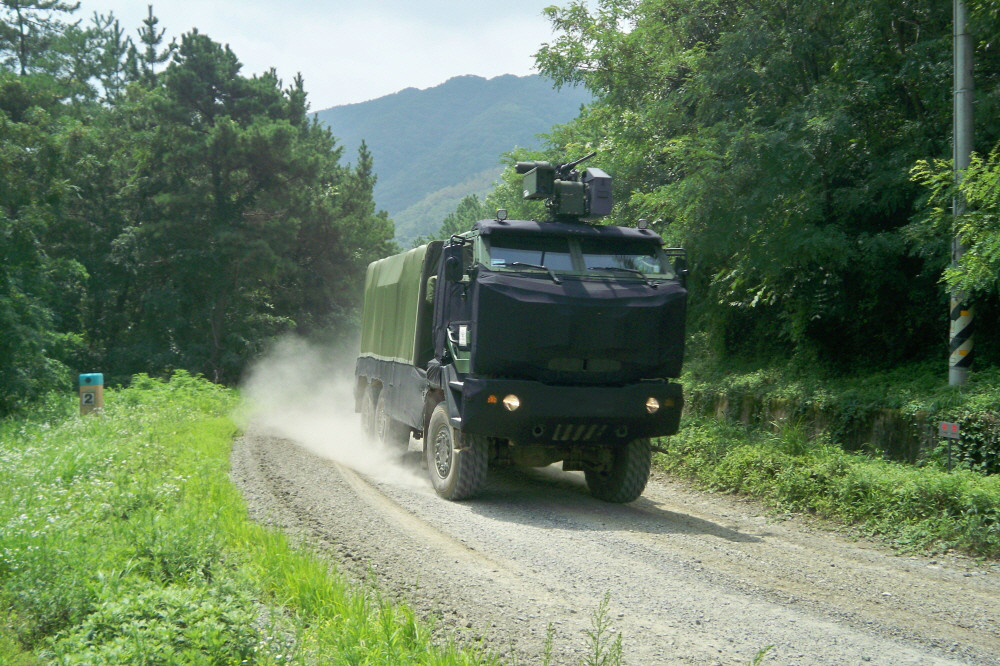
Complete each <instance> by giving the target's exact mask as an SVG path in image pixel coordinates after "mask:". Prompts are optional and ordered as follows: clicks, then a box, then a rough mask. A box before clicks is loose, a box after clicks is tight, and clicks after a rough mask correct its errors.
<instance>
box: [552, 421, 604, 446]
mask: <svg viewBox="0 0 1000 666" xmlns="http://www.w3.org/2000/svg"><path fill="white" fill-rule="evenodd" d="M607 430H608V426H607V425H600V424H598V423H590V424H586V423H584V424H582V425H581V424H574V423H559V424H557V425H556V427H555V429H554V430H553V431H552V441H553V442H593V441H598V440H600V439H601V438H602V437H604V434H605V433H606V432H607Z"/></svg>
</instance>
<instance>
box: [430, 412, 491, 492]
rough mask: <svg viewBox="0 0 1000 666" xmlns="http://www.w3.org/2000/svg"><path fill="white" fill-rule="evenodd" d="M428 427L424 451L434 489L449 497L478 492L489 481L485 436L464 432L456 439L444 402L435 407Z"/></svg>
mask: <svg viewBox="0 0 1000 666" xmlns="http://www.w3.org/2000/svg"><path fill="white" fill-rule="evenodd" d="M427 430H428V432H427V436H426V438H425V439H424V455H425V457H426V458H427V473H428V474H430V477H431V483H432V484H433V485H434V490H435V492H437V494H438V495H440V496H441V497H443V498H445V499H449V500H461V499H466V498H469V497H472V496H473V495H475V494H476V493H478V492H479V491H480V490H481V489H482V487H483V485H484V484H485V483H486V466H487V463H488V462H489V448H488V447H487V444H486V438H485V437H474V436H465V437H463V438H462V440H459V441H458V442H456V433H455V431H454V429H453V428H452V427H451V424H450V423H449V418H448V407H447V406H446V405H445V404H444V403H440V404H439V405H438V406H437V407H435V408H434V411H433V412H432V413H431V422H430V427H429V428H428V429H427ZM459 437H462V436H461V435H459ZM463 440H464V441H463Z"/></svg>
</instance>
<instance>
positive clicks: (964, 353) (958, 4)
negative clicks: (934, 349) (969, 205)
mask: <svg viewBox="0 0 1000 666" xmlns="http://www.w3.org/2000/svg"><path fill="white" fill-rule="evenodd" d="M954 29H955V42H954V56H955V60H954V66H955V91H954V134H953V140H952V145H953V150H954V154H953V159H954V166H955V182H956V183H960V182H961V180H962V171H963V170H964V169H966V168H967V167H968V166H969V159H970V156H971V154H972V138H973V126H972V40H971V39H970V37H969V31H968V15H967V13H966V9H965V2H964V0H954ZM953 206H954V207H953V210H954V213H955V219H956V221H957V220H958V218H960V217H961V216H962V214H963V213H964V212H965V201H964V200H963V199H962V197H961V196H956V197H955V200H954V202H953ZM964 252H965V247H964V246H963V245H962V242H961V241H960V240H959V239H958V238H957V237H956V238H954V239H953V240H952V246H951V265H952V266H957V265H958V260H959V259H961V257H962V253H964ZM972 315H973V312H972V307H971V306H970V305H969V304H968V303H966V302H965V294H964V293H962V292H953V293H952V295H951V326H950V329H949V340H950V345H949V349H950V355H949V357H948V383H949V384H950V385H952V386H961V385H962V384H965V382H966V380H967V379H968V375H969V368H970V366H971V365H972V319H973V317H972Z"/></svg>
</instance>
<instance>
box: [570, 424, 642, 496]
mask: <svg viewBox="0 0 1000 666" xmlns="http://www.w3.org/2000/svg"><path fill="white" fill-rule="evenodd" d="M652 457H653V452H652V449H650V446H649V440H648V439H633V440H632V441H631V442H629V443H628V444H626V445H624V446H620V447H618V448H616V449H615V450H614V453H613V455H612V462H611V466H610V467H608V468H605V469H602V470H595V469H588V470H584V476H586V478H587V487H588V488H590V494H591V495H593V496H594V497H596V498H597V499H600V500H604V501H605V502H615V503H616V504H623V503H625V502H631V501H632V500H634V499H637V498H638V497H639V495H641V494H642V491H643V490H645V488H646V482H647V481H648V480H649V466H650V463H651V462H652Z"/></svg>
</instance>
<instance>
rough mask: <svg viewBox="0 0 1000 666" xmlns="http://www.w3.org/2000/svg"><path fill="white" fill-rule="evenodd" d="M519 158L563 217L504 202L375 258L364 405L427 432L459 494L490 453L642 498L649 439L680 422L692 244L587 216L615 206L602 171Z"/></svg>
mask: <svg viewBox="0 0 1000 666" xmlns="http://www.w3.org/2000/svg"><path fill="white" fill-rule="evenodd" d="M518 166H519V169H521V170H522V171H526V172H527V176H526V178H525V182H526V196H527V197H528V198H546V199H547V202H548V205H549V210H550V213H551V214H552V218H553V219H552V220H551V221H548V222H535V221H523V220H506V219H503V214H502V211H501V212H500V214H498V216H497V218H496V219H493V220H481V221H480V222H477V223H476V225H475V227H474V228H473V229H472V230H471V231H469V232H466V233H464V234H461V235H458V236H453V237H452V238H451V239H450V240H448V241H445V242H442V241H435V242H432V243H429V244H428V245H424V246H422V247H419V248H416V249H414V250H410V251H409V252H405V253H402V254H399V255H396V256H393V257H389V258H387V259H383V260H381V261H377V262H374V263H373V264H371V265H370V266H369V267H368V273H367V278H366V284H365V305H364V313H363V323H362V338H361V354H360V356H359V358H358V363H357V368H356V374H357V387H356V394H355V395H356V408H357V410H358V411H360V412H361V413H362V420H363V423H364V426H365V430H366V432H368V433H369V435H371V436H372V437H376V438H379V439H381V440H382V441H384V442H395V443H397V444H398V445H401V446H405V444H406V443H407V442H408V441H409V436H410V435H411V434H413V435H414V436H415V437H417V438H418V439H420V438H422V439H423V441H424V451H425V456H426V460H427V465H428V472H429V473H430V477H431V480H432V481H433V482H434V487H435V489H436V490H437V492H438V493H439V494H441V495H442V496H444V497H446V498H449V499H462V498H465V497H469V496H471V495H473V494H475V493H476V491H478V490H479V489H480V488H481V487H482V485H483V483H484V482H485V478H486V470H487V467H488V465H489V464H490V463H491V462H492V463H515V464H521V465H529V466H544V465H549V464H552V463H554V462H559V461H562V465H563V468H564V469H567V470H582V471H583V472H584V473H585V475H586V479H587V484H588V486H589V487H590V489H591V492H592V493H593V494H594V495H595V496H597V497H600V498H601V499H605V500H608V501H612V502H628V501H631V500H634V499H635V498H637V497H638V496H639V495H640V494H641V493H642V490H643V488H645V485H646V480H647V478H648V475H649V466H650V444H649V438H650V437H656V436H662V435H671V434H674V433H675V432H677V428H678V423H679V419H680V413H681V407H682V402H683V400H682V393H681V387H680V385H679V384H677V383H674V382H671V381H670V380H671V379H673V378H676V377H678V376H679V375H680V371H681V360H682V357H683V345H684V316H685V303H686V297H687V292H686V290H685V288H684V274H685V272H686V271H685V270H684V268H683V251H681V250H678V249H664V248H663V247H662V244H663V241H662V239H661V238H660V237H659V236H658V235H657V234H655V233H653V232H652V231H649V230H648V229H633V228H626V227H615V226H599V225H590V224H586V223H583V222H581V221H580V218H581V217H595V216H598V215H602V214H606V213H607V212H609V210H610V204H611V201H610V179H609V178H607V176H606V175H605V174H603V172H601V171H599V170H597V169H588V170H586V171H584V172H583V174H578V173H577V172H576V171H572V170H570V169H571V167H572V166H575V165H563V166H562V167H551V166H549V165H547V164H545V163H535V164H529V165H522V164H519V165H518ZM539 171H541V172H542V173H541V174H540V173H539ZM549 171H551V172H552V173H549ZM566 210H569V211H571V214H567V213H566Z"/></svg>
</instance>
